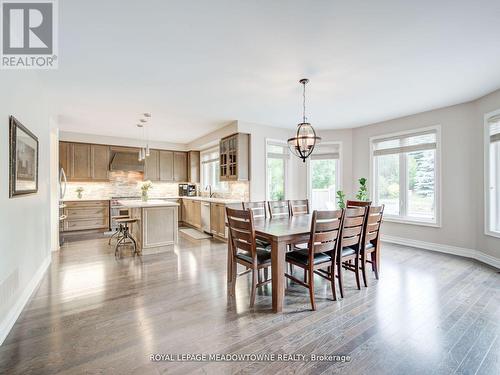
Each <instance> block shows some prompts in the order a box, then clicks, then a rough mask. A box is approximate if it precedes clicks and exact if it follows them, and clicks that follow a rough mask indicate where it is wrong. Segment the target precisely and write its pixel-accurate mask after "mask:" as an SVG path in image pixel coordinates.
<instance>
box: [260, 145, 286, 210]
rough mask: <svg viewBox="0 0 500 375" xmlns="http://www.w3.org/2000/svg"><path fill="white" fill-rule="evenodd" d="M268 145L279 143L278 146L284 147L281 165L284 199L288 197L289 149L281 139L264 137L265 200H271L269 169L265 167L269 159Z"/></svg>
mask: <svg viewBox="0 0 500 375" xmlns="http://www.w3.org/2000/svg"><path fill="white" fill-rule="evenodd" d="M269 145H275V146H276V145H279V146H284V148H285V149H286V156H284V157H283V160H284V165H283V172H284V185H285V186H284V189H283V196H284V200H286V199H288V165H289V164H288V160H289V159H290V150H288V144H287V142H286V141H283V140H281V139H272V138H266V144H265V150H264V152H265V153H266V155H265V166H264V167H265V170H266V178H265V184H266V200H267V201H271V199H270V197H269V193H270V191H269V184H268V182H269V169H268V167H267V161H268V159H269V151H268V148H269Z"/></svg>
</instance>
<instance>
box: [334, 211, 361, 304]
mask: <svg viewBox="0 0 500 375" xmlns="http://www.w3.org/2000/svg"><path fill="white" fill-rule="evenodd" d="M367 213H368V207H357V208H346V209H345V213H344V220H343V222H342V231H341V240H340V247H339V251H338V253H337V278H338V281H339V289H340V296H341V297H342V298H344V285H343V284H344V279H343V274H342V268H345V269H346V270H349V271H352V272H354V274H355V276H356V286H357V287H358V289H361V285H360V280H359V261H360V259H359V253H360V251H359V249H360V246H361V242H362V241H363V228H364V226H365V221H366V218H367Z"/></svg>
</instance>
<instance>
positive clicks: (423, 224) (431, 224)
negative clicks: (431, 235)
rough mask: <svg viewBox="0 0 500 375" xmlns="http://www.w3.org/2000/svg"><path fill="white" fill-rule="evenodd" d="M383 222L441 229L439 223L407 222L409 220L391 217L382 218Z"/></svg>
mask: <svg viewBox="0 0 500 375" xmlns="http://www.w3.org/2000/svg"><path fill="white" fill-rule="evenodd" d="M383 220H384V221H387V222H390V223H399V224H410V225H418V226H422V227H432V228H441V224H440V223H433V222H429V221H420V220H409V219H402V218H398V217H391V216H384V219H383Z"/></svg>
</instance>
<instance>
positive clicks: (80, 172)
mask: <svg viewBox="0 0 500 375" xmlns="http://www.w3.org/2000/svg"><path fill="white" fill-rule="evenodd" d="M109 155H110V153H109V146H106V145H93V144H88V143H73V142H59V166H60V167H61V168H63V169H64V171H65V172H66V177H67V178H68V180H69V181H105V180H107V179H108V172H109Z"/></svg>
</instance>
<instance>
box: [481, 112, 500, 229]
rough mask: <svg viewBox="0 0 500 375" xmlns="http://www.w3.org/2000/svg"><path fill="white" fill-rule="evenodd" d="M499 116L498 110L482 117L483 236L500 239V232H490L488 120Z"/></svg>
mask: <svg viewBox="0 0 500 375" xmlns="http://www.w3.org/2000/svg"><path fill="white" fill-rule="evenodd" d="M496 115H500V109H498V110H496V111H493V112H489V113H486V114H485V115H484V143H483V145H484V234H485V235H487V236H491V237H496V238H500V232H495V231H492V230H490V224H491V223H490V213H491V212H490V206H491V205H490V124H489V123H488V119H490V118H491V117H492V116H496Z"/></svg>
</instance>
